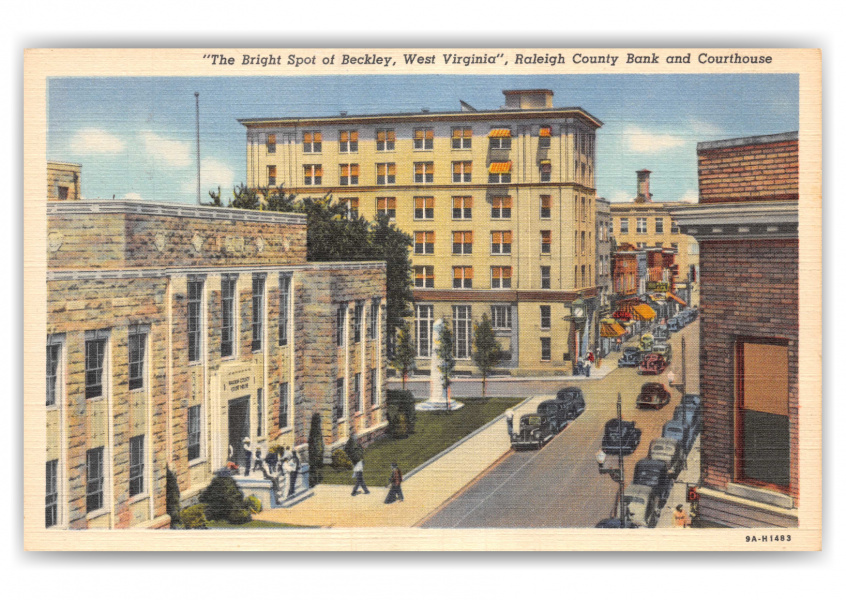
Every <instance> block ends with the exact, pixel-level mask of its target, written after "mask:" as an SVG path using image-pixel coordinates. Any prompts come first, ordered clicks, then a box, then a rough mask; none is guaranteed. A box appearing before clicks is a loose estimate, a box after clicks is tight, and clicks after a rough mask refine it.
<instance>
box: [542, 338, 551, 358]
mask: <svg viewBox="0 0 846 600" xmlns="http://www.w3.org/2000/svg"><path fill="white" fill-rule="evenodd" d="M540 343H541V360H542V361H544V362H549V361H550V360H552V338H548V337H542V338H541V339H540Z"/></svg>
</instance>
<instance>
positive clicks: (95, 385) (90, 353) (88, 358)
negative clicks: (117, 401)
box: [85, 329, 109, 398]
mask: <svg viewBox="0 0 846 600" xmlns="http://www.w3.org/2000/svg"><path fill="white" fill-rule="evenodd" d="M108 337H109V332H108V330H106V329H100V330H98V331H86V332H85V397H86V398H99V397H100V396H102V395H103V362H104V361H105V358H106V342H107V341H108Z"/></svg>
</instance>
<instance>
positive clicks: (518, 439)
mask: <svg viewBox="0 0 846 600" xmlns="http://www.w3.org/2000/svg"><path fill="white" fill-rule="evenodd" d="M556 433H558V432H557V430H556V429H555V427H554V425H553V423H552V420H551V419H550V418H549V417H548V416H546V415H541V414H538V413H530V414H528V415H523V416H522V417H520V426H519V428H517V429H516V430H515V431H514V433H512V434H511V447H512V448H514V449H515V450H522V449H525V448H535V449H537V450H540V449H541V448H542V447H543V445H544V444H546V443H547V442H548V441H549V440H551V439H552V438H553V437H554V436H555V434H556Z"/></svg>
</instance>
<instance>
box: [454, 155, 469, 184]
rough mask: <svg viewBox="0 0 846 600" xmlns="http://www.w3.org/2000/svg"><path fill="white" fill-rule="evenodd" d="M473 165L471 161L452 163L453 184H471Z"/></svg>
mask: <svg viewBox="0 0 846 600" xmlns="http://www.w3.org/2000/svg"><path fill="white" fill-rule="evenodd" d="M472 171H473V163H472V162H471V161H469V160H465V161H456V162H453V163H452V182H453V183H470V181H471V180H472Z"/></svg>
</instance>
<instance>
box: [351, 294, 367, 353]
mask: <svg viewBox="0 0 846 600" xmlns="http://www.w3.org/2000/svg"><path fill="white" fill-rule="evenodd" d="M363 327H364V302H356V303H355V306H354V307H353V315H352V328H353V343H354V344H357V343H358V342H360V341H361V330H362V328H363Z"/></svg>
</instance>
